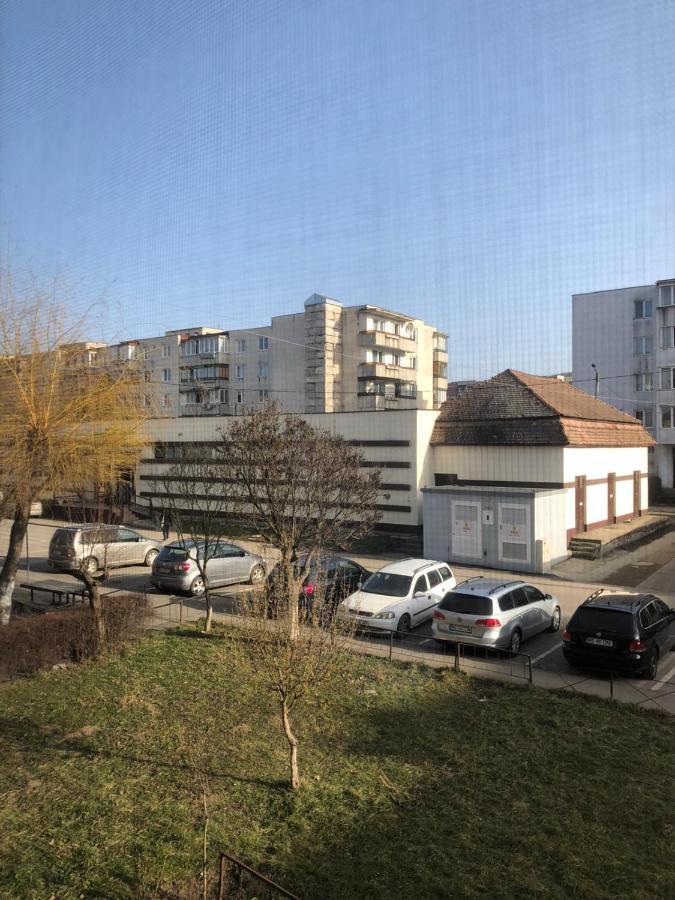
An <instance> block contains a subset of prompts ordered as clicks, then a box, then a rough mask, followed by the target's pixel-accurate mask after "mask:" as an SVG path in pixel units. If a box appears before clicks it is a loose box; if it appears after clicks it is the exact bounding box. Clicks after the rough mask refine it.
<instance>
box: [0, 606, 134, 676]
mask: <svg viewBox="0 0 675 900" xmlns="http://www.w3.org/2000/svg"><path fill="white" fill-rule="evenodd" d="M147 615H148V607H147V601H146V599H145V597H144V596H143V594H131V593H130V594H118V595H115V596H114V597H113V596H108V597H103V618H104V620H105V624H106V645H105V647H104V648H103V650H104V651H113V652H114V651H117V650H120V649H121V647H123V646H124V645H125V644H127V643H128V642H129V641H132V640H135V639H137V638H138V637H140V636H141V634H142V633H143V631H144V628H145V623H146V620H147ZM96 651H97V644H96V633H95V630H94V624H93V619H92V615H91V612H90V610H89V607H88V606H86V605H85V606H77V607H70V608H69V609H61V610H54V611H53V612H48V613H45V614H44V615H31V616H22V617H19V618H16V619H13V620H12V621H11V622H10V623H9V625H5V626H4V627H0V679H8V678H15V677H16V676H17V675H30V674H31V673H33V672H37V671H39V670H40V669H48V668H51V667H52V666H54V665H56V664H58V663H62V662H65V661H67V660H71V661H72V660H75V661H80V660H82V659H86V658H88V657H91V656H94V654H95V653H96Z"/></svg>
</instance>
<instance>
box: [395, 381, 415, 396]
mask: <svg viewBox="0 0 675 900" xmlns="http://www.w3.org/2000/svg"><path fill="white" fill-rule="evenodd" d="M396 396H397V397H405V398H408V399H414V398H415V397H416V396H417V385H416V384H413V382H409V381H404V382H401V383H399V384H397V385H396Z"/></svg>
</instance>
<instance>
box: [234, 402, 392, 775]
mask: <svg viewBox="0 0 675 900" xmlns="http://www.w3.org/2000/svg"><path fill="white" fill-rule="evenodd" d="M220 452H221V458H222V460H223V461H224V463H225V469H226V472H227V475H228V478H229V484H230V492H231V496H232V509H233V512H234V514H235V515H236V516H237V518H238V519H239V520H240V521H241V522H242V523H243V524H244V525H246V526H248V528H250V529H252V530H254V531H256V532H258V533H259V534H260V535H261V536H262V537H263V539H264V540H265V541H266V542H267V543H268V544H270V545H271V546H273V547H275V548H276V549H277V550H278V551H279V553H280V555H281V560H280V563H279V565H278V567H277V568H276V570H275V573H276V577H273V578H271V579H270V580H269V581H268V582H266V583H265V585H264V586H262V587H261V589H260V590H257V591H254V592H252V594H251V595H250V596H249V597H248V598H245V599H244V600H243V601H242V603H241V604H240V606H241V608H240V612H241V615H242V627H243V629H244V635H243V637H244V640H242V641H236V642H234V643H236V646H237V647H239V648H240V650H241V652H242V653H243V655H244V657H245V658H246V659H247V660H248V662H249V670H250V677H251V678H252V679H254V680H257V681H258V683H260V684H261V685H262V686H263V687H265V688H267V689H268V690H271V691H272V692H273V693H274V694H275V695H276V697H277V699H278V702H279V711H280V716H281V724H282V727H283V731H284V735H285V737H286V740H287V742H288V746H289V765H290V784H291V787H292V788H293V789H297V788H298V786H299V784H300V777H299V771H298V734H297V733H296V730H295V729H294V727H293V724H292V721H291V717H292V714H293V712H294V710H295V709H296V707H297V705H298V704H300V703H301V702H302V701H303V700H306V699H307V697H308V696H310V695H311V694H312V693H313V692H314V691H316V690H317V689H318V687H319V686H320V685H322V684H324V683H325V682H326V680H327V679H334V678H335V677H336V675H337V673H338V672H339V671H340V668H341V665H342V659H343V654H342V653H341V652H340V649H341V648H342V646H343V644H344V641H345V640H346V639H347V637H348V636H349V635H350V633H351V630H352V623H351V622H350V617H349V615H348V614H346V613H345V614H344V615H343V616H340V615H332V614H329V615H326V603H325V601H326V599H327V598H326V583H325V579H324V578H322V577H319V578H318V579H317V585H316V586H315V588H314V594H313V595H312V602H311V604H307V605H301V603H300V596H301V588H302V585H303V582H304V579H305V577H306V576H307V574H308V573H309V572H310V570H311V568H312V565H314V566H315V567H316V566H318V565H320V559H321V553H322V551H324V550H325V549H327V548H331V547H345V546H347V545H348V544H349V543H350V542H352V541H353V540H355V539H356V538H357V537H359V536H361V535H363V534H365V533H367V532H368V531H369V530H370V529H371V528H372V527H373V525H374V524H375V522H376V521H377V519H378V517H379V514H378V511H377V506H376V503H377V494H378V490H379V488H380V477H379V473H377V472H374V471H372V470H371V471H367V470H364V467H363V466H362V461H363V459H362V456H361V453H360V452H359V451H358V450H357V449H355V448H354V447H352V446H350V445H349V444H348V443H347V441H346V440H345V439H344V438H342V437H340V436H338V435H335V434H333V433H332V432H330V431H327V430H323V429H318V428H314V427H313V426H312V425H311V424H310V423H309V422H307V421H306V420H305V419H303V418H301V417H298V416H288V415H286V416H284V415H282V414H281V413H280V411H279V408H278V407H277V406H276V405H275V404H271V405H269V406H267V407H265V408H263V409H262V410H259V411H254V412H251V413H250V414H248V415H247V416H246V417H245V418H244V419H243V420H241V421H237V422H235V423H233V425H232V426H231V427H230V428H229V429H228V431H227V432H226V433H224V434H223V440H222V445H221V448H220ZM324 574H325V573H324Z"/></svg>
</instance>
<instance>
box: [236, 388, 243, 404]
mask: <svg viewBox="0 0 675 900" xmlns="http://www.w3.org/2000/svg"><path fill="white" fill-rule="evenodd" d="M243 402H244V392H243V391H237V403H243Z"/></svg>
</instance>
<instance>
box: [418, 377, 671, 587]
mask: <svg viewBox="0 0 675 900" xmlns="http://www.w3.org/2000/svg"><path fill="white" fill-rule="evenodd" d="M653 443H654V441H653V439H652V437H651V435H650V434H649V432H648V431H646V430H645V429H644V428H643V427H642V425H641V424H640V422H639V421H638V420H637V419H634V418H633V417H632V416H629V415H627V414H626V413H623V412H621V411H620V410H618V409H615V408H614V407H612V406H609V405H608V404H606V403H603V402H601V401H600V400H596V399H594V398H593V397H590V396H589V395H588V394H586V393H585V392H584V391H581V390H578V389H577V388H575V387H574V386H573V385H571V384H569V383H567V382H565V381H562V380H559V379H557V378H548V377H541V376H536V375H527V374H525V373H523V372H517V371H514V370H512V369H507V370H506V371H504V372H501V373H500V374H499V375H496V376H495V377H494V378H490V379H489V380H487V381H480V382H476V383H475V384H474V385H472V386H471V387H469V388H468V389H467V390H466V391H465V392H464V393H462V394H461V395H460V396H457V397H453V398H452V399H449V400H447V401H446V402H445V403H444V404H443V405H442V407H441V411H440V413H439V416H438V418H437V420H436V423H435V426H434V430H433V433H432V436H431V442H430V447H429V454H430V460H429V464H430V471H431V472H432V473H433V474H432V478H433V486H431V485H430V486H429V487H427V488H425V489H424V492H423V493H424V553H425V555H426V556H428V557H429V558H432V559H433V558H436V559H447V560H451V561H455V562H467V563H471V562H475V563H478V562H481V561H482V562H483V563H484V564H487V565H494V566H498V567H500V568H511V569H517V570H523V571H546V570H547V569H548V568H549V567H550V566H551V565H552V564H553V563H555V562H558V561H560V560H561V559H564V558H565V557H566V556H567V555H568V550H567V548H568V544H569V541H570V539H571V538H572V537H573V536H574V535H576V534H585V533H586V532H588V531H590V530H592V529H594V528H598V527H601V526H604V525H607V524H612V523H614V522H616V521H617V520H624V519H627V518H631V517H635V516H640V515H641V514H642V511H643V510H644V509H645V508H646V507H647V502H648V498H647V490H648V480H647V451H648V448H649V447H650V446H652V445H653Z"/></svg>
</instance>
